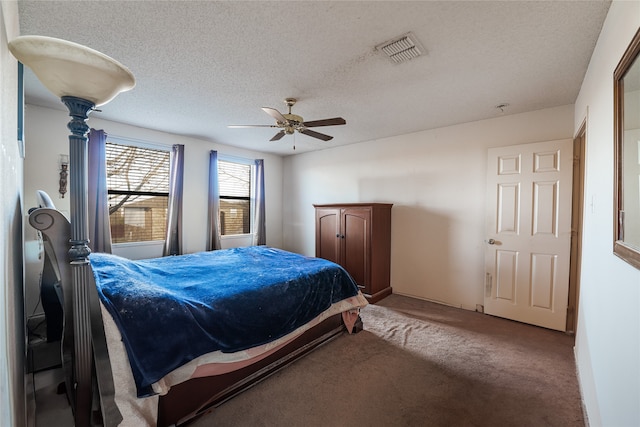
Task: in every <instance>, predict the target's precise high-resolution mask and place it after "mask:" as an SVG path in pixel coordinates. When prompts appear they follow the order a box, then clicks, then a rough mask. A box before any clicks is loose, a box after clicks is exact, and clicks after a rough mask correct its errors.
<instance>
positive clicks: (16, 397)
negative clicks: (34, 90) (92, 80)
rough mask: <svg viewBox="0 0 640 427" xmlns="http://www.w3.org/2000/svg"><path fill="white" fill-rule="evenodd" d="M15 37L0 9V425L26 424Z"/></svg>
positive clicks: (12, 17)
mask: <svg viewBox="0 0 640 427" xmlns="http://www.w3.org/2000/svg"><path fill="white" fill-rule="evenodd" d="M18 34H19V26H18V6H17V3H16V2H10V1H3V2H2V3H1V5H0V58H1V59H0V85H1V88H0V211H1V213H0V425H2V426H24V425H26V420H27V412H26V411H27V406H26V397H25V392H26V389H25V373H26V371H25V356H26V343H25V340H26V331H25V323H24V299H23V291H22V282H23V280H22V276H23V262H22V260H23V258H22V243H21V241H22V209H23V206H22V170H23V169H22V166H23V161H22V158H21V157H20V147H19V145H18V142H17V139H18V138H17V135H18V133H17V124H18V119H17V117H18V115H17V108H16V106H17V105H18V73H17V71H18V63H17V61H16V60H15V59H14V58H13V56H12V55H11V53H10V52H9V49H8V48H7V43H8V41H9V40H11V39H13V38H14V37H15V36H17V35H18Z"/></svg>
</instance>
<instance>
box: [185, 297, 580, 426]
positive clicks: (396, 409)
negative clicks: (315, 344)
mask: <svg viewBox="0 0 640 427" xmlns="http://www.w3.org/2000/svg"><path fill="white" fill-rule="evenodd" d="M362 319H363V322H364V327H365V330H364V331H362V332H360V333H359V334H356V335H341V336H339V337H338V338H337V339H335V340H333V341H331V342H329V343H327V344H325V345H323V346H322V347H320V348H318V349H317V350H315V351H314V352H313V353H311V354H309V355H307V356H305V357H304V358H302V359H301V360H299V361H297V362H295V363H293V364H292V365H290V366H288V367H286V368H285V369H283V370H282V371H280V372H278V373H277V374H275V375H273V376H272V377H270V378H268V379H267V380H265V381H263V382H261V383H260V384H258V385H256V386H255V387H253V388H251V389H250V390H247V391H246V392H244V393H242V394H241V395H239V396H237V397H235V398H233V399H231V400H230V401H228V402H226V403H224V404H223V405H221V406H220V407H218V408H214V409H213V410H212V411H211V412H210V413H209V414H206V415H204V416H202V417H200V418H198V419H197V420H195V421H194V422H193V423H191V426H194V427H204V426H287V427H293V426H356V425H358V426H496V427H497V426H532V427H534V426H535V427H540V426H558V427H560V426H562V427H571V426H584V425H585V422H584V419H583V413H582V404H581V399H580V393H579V390H578V383H577V379H576V374H575V363H574V357H573V344H574V340H573V337H571V336H568V335H566V334H564V333H561V332H556V331H550V330H546V329H543V328H538V327H535V326H530V325H524V324H521V323H517V322H513V321H509V320H505V319H499V318H495V317H492V316H488V315H484V314H481V313H476V312H470V311H466V310H461V309H456V308H451V307H447V306H443V305H439V304H434V303H429V302H426V301H421V300H417V299H413V298H407V297H403V296H398V295H391V296H390V297H388V298H386V299H384V300H382V301H380V302H379V303H378V304H377V305H370V306H368V307H366V308H365V309H364V310H363V312H362Z"/></svg>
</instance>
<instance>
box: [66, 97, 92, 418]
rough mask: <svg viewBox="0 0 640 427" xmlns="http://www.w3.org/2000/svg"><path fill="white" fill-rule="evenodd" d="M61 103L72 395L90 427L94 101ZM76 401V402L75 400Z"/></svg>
mask: <svg viewBox="0 0 640 427" xmlns="http://www.w3.org/2000/svg"><path fill="white" fill-rule="evenodd" d="M62 102H63V103H64V104H65V105H66V106H67V108H68V109H69V116H71V121H69V124H68V125H67V127H68V128H69V130H70V131H71V135H69V163H70V174H71V180H70V185H71V191H70V194H71V240H70V243H71V249H69V260H70V262H71V266H72V269H71V277H72V286H73V295H72V298H73V312H74V319H75V321H74V323H73V324H74V352H75V357H74V366H73V370H74V376H75V390H73V391H72V393H71V395H72V396H73V397H74V400H75V405H74V407H75V421H76V426H88V425H89V424H90V422H91V402H92V400H93V396H92V394H93V389H92V369H93V353H92V348H91V316H90V306H89V292H88V291H89V289H88V286H89V275H90V274H91V269H90V267H89V254H90V253H91V250H90V249H89V222H88V216H89V208H88V200H87V191H88V172H87V163H88V157H87V156H88V155H87V132H88V131H89V126H88V125H87V123H86V121H87V119H88V115H89V113H91V111H92V110H93V109H94V108H95V104H94V103H93V102H91V101H87V100H85V99H81V98H76V97H73V96H63V97H62ZM72 404H73V402H72Z"/></svg>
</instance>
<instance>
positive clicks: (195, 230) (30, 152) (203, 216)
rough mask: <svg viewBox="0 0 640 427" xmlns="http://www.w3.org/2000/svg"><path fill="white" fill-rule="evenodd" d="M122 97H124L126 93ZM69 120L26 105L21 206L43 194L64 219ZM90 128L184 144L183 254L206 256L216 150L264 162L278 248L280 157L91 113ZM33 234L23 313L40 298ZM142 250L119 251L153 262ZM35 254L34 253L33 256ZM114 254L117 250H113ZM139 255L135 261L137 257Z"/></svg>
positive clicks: (270, 236)
mask: <svg viewBox="0 0 640 427" xmlns="http://www.w3.org/2000/svg"><path fill="white" fill-rule="evenodd" d="M120 96H126V93H124V94H121V95H120ZM68 122H69V116H68V114H67V113H66V112H65V111H62V110H54V109H50V108H43V107H38V106H35V105H27V106H26V112H25V127H26V131H25V132H26V137H25V139H26V141H27V146H26V158H25V182H24V191H25V196H24V198H25V206H26V207H27V208H28V207H33V206H36V196H35V192H36V190H40V189H41V190H45V191H47V192H48V193H49V195H50V196H51V197H52V199H53V202H54V203H55V204H56V208H58V209H59V210H61V211H63V212H65V213H67V214H68V212H69V210H70V206H69V203H70V202H69V196H68V195H67V197H65V198H60V196H59V193H58V178H59V166H58V161H59V156H60V154H68V153H69V140H68V136H69V130H68V129H67V123H68ZM87 123H88V124H89V126H90V127H93V128H95V129H104V130H105V131H106V132H107V134H110V135H113V136H118V137H125V138H131V139H134V140H141V141H147V142H153V143H157V144H164V145H167V146H169V147H170V146H171V145H172V144H184V145H185V176H184V199H183V216H184V220H183V232H184V237H183V249H184V252H185V253H192V252H198V251H204V250H205V249H206V232H207V192H208V185H209V181H208V174H209V151H210V150H218V154H219V155H230V156H235V157H243V158H247V159H258V158H261V159H264V164H265V167H264V175H265V195H266V221H267V223H266V230H267V244H268V245H269V246H273V247H282V213H281V209H282V158H281V157H280V156H275V155H271V154H266V153H261V152H257V151H249V150H244V149H239V148H234V147H230V146H226V145H222V144H215V143H212V142H209V141H203V140H198V139H194V138H189V137H185V136H179V135H172V134H167V133H163V132H157V131H152V130H148V129H143V128H139V127H134V126H130V125H126V124H122V123H116V122H111V121H107V120H102V119H100V118H99V117H97V116H93V114H92V115H91V116H90V117H89V120H88V122H87ZM36 239H37V236H36V231H35V230H34V229H33V228H32V227H31V226H29V225H27V226H26V236H25V250H26V252H27V265H26V274H27V278H26V282H27V284H26V286H27V309H28V311H27V313H28V314H30V313H31V310H33V309H34V308H35V302H36V301H37V293H38V286H37V284H38V274H39V271H40V263H39V262H38V259H37V251H38V245H37V241H36ZM143 250H144V248H137V249H134V250H133V251H134V252H132V251H131V248H129V250H128V251H127V252H124V251H121V253H120V254H122V255H123V256H130V257H132V258H136V257H138V258H139V257H145V258H146V257H151V256H153V255H148V256H147V255H146V253H145V254H142V252H141V251H143ZM34 252H35V253H34ZM114 252H116V250H115V249H114ZM136 255H138V256H136Z"/></svg>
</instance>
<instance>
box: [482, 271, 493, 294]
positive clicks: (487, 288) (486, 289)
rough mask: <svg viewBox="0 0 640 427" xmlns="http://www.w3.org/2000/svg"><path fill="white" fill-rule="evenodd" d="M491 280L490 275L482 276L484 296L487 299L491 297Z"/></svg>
mask: <svg viewBox="0 0 640 427" xmlns="http://www.w3.org/2000/svg"><path fill="white" fill-rule="evenodd" d="M492 279H493V277H492V276H491V273H485V275H484V296H485V297H487V298H489V297H491V287H492Z"/></svg>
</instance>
